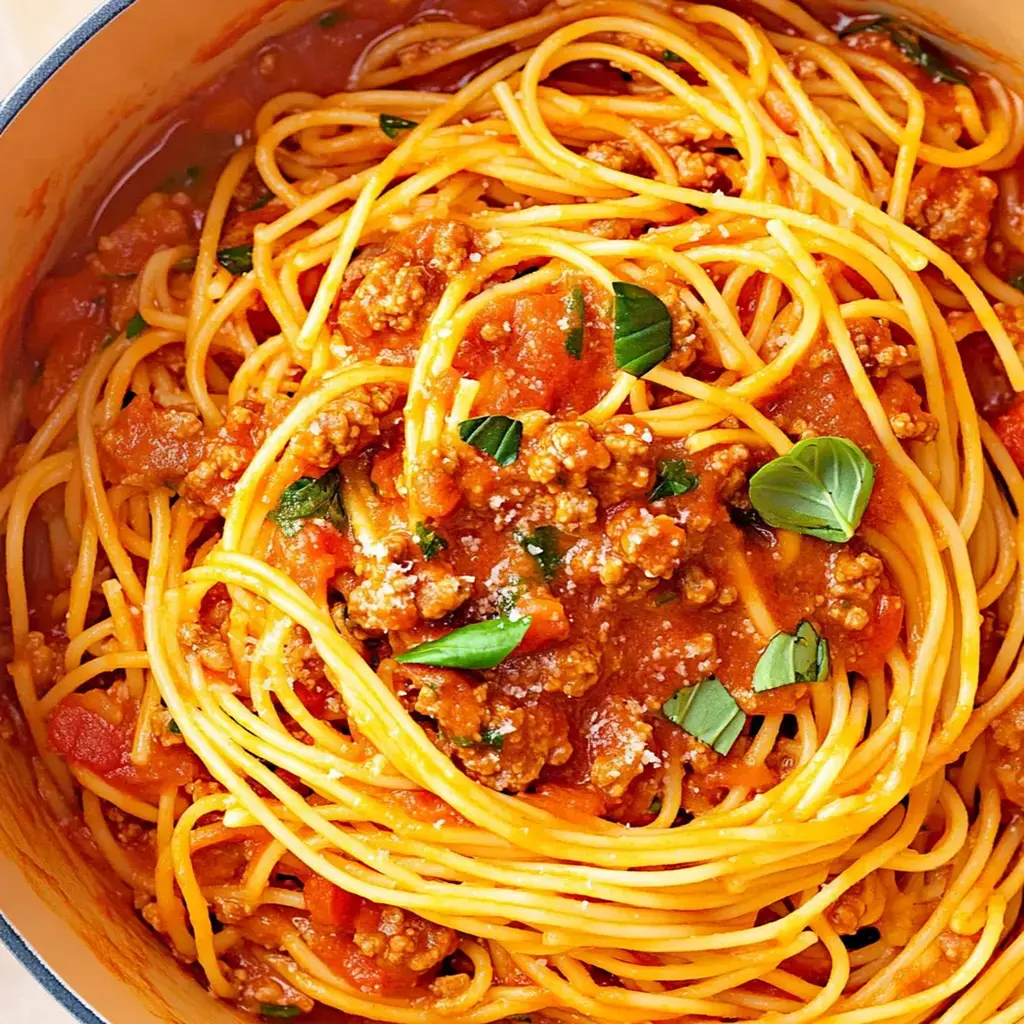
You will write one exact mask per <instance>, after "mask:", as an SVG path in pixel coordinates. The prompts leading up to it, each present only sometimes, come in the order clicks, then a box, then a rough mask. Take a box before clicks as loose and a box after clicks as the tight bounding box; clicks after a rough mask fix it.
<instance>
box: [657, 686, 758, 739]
mask: <svg viewBox="0 0 1024 1024" xmlns="http://www.w3.org/2000/svg"><path fill="white" fill-rule="evenodd" d="M661 713H662V714H663V715H664V716H665V717H666V718H667V719H668V720H669V721H670V722H674V723H675V724H676V725H678V726H679V727H680V728H681V729H682V730H683V731H684V732H688V733H689V734H690V735H691V736H693V737H695V738H696V739H698V740H700V741H701V742H702V743H706V744H707V745H708V746H709V747H711V749H712V750H715V751H717V752H718V753H719V754H728V753H729V751H730V750H732V745H733V744H734V743H735V742H736V737H737V736H739V734H740V733H741V732H742V731H743V726H744V724H745V723H746V721H747V716H746V715H745V714H744V713H743V709H742V708H741V707H740V706H739V704H737V703H736V701H735V700H734V699H733V696H732V694H731V693H729V691H728V690H727V689H726V688H725V687H724V686H723V685H722V683H721V681H720V680H718V679H716V678H715V677H714V676H709V677H708V678H707V679H705V680H703V681H702V682H699V683H697V685H696V686H684V687H683V688H682V689H681V690H676V692H675V693H674V694H673V695H672V696H671V697H669V699H668V700H667V701H665V703H664V704H663V705H662V707H661Z"/></svg>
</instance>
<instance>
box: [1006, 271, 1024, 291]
mask: <svg viewBox="0 0 1024 1024" xmlns="http://www.w3.org/2000/svg"><path fill="white" fill-rule="evenodd" d="M1006 283H1007V284H1008V285H1009V286H1010V287H1011V288H1016V289H1017V291H1019V292H1024V272H1022V273H1020V274H1014V275H1013V277H1011V278H1010V279H1009V281H1007V282H1006Z"/></svg>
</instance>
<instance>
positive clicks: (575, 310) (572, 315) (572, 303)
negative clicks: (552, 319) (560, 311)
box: [565, 285, 587, 359]
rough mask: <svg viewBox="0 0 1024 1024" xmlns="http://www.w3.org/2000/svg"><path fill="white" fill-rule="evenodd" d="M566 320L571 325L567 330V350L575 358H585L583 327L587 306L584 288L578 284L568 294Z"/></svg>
mask: <svg viewBox="0 0 1024 1024" xmlns="http://www.w3.org/2000/svg"><path fill="white" fill-rule="evenodd" d="M565 304H566V320H567V321H568V322H569V327H568V329H567V330H566V332H565V351H566V352H568V353H569V355H570V356H572V358H573V359H582V358H583V328H584V325H585V324H586V316H587V307H586V305H585V304H584V301H583V289H582V288H581V287H580V286H579V285H576V286H575V287H574V288H573V290H572V291H571V292H569V294H568V295H567V296H566V299H565Z"/></svg>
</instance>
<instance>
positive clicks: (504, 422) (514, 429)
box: [459, 416, 523, 466]
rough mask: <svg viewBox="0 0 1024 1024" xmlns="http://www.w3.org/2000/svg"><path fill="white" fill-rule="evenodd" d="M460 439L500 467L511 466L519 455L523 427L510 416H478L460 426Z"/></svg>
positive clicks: (464, 421)
mask: <svg viewBox="0 0 1024 1024" xmlns="http://www.w3.org/2000/svg"><path fill="white" fill-rule="evenodd" d="M459 437H461V438H462V440H463V441H465V442H466V444H469V445H472V446H473V447H474V448H476V449H477V450H478V451H481V452H484V453H485V454H486V455H490V457H491V458H492V459H494V461H495V462H497V464H498V465H499V466H511V465H512V463H513V462H515V461H516V457H517V456H518V455H519V443H520V441H522V439H523V425H522V423H520V422H519V420H514V419H512V418H511V417H509V416H477V417H476V418H475V419H471V420H463V421H462V422H461V423H460V424H459Z"/></svg>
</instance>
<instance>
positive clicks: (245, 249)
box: [217, 245, 252, 277]
mask: <svg viewBox="0 0 1024 1024" xmlns="http://www.w3.org/2000/svg"><path fill="white" fill-rule="evenodd" d="M217 262H218V263H219V264H220V265H221V266H222V267H223V268H224V269H225V270H228V271H230V272H231V273H232V274H234V276H235V277H241V276H242V274H248V273H249V271H250V270H252V246H251V245H234V246H232V247H231V248H230V249H221V250H220V251H219V252H218V253H217Z"/></svg>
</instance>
